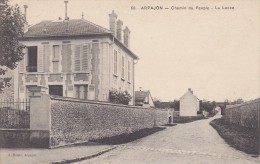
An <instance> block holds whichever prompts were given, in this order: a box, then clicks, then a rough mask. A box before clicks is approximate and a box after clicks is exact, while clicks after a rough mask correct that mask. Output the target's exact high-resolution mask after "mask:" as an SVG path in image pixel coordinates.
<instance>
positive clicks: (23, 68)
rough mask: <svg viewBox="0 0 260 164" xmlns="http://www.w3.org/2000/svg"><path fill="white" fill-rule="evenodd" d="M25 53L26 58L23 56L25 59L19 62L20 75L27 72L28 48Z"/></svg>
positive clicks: (24, 50)
mask: <svg viewBox="0 0 260 164" xmlns="http://www.w3.org/2000/svg"><path fill="white" fill-rule="evenodd" d="M23 53H24V56H23V59H22V60H21V61H20V62H19V72H20V73H24V72H26V63H27V62H26V59H27V55H28V53H27V48H25V49H23Z"/></svg>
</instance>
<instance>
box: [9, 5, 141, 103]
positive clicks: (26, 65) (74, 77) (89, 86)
mask: <svg viewBox="0 0 260 164" xmlns="http://www.w3.org/2000/svg"><path fill="white" fill-rule="evenodd" d="M26 8H27V7H26ZM26 8H25V13H26ZM65 9H67V1H65ZM109 26H110V29H109V30H108V29H106V28H103V27H101V26H99V25H96V24H94V23H92V22H90V21H88V20H86V19H84V16H83V15H82V18H81V19H69V17H68V16H67V11H66V10H65V19H64V20H61V19H58V20H54V21H42V22H40V23H38V24H36V25H33V26H31V27H30V28H28V29H25V30H26V32H25V34H24V36H23V37H21V38H20V42H21V43H22V44H24V45H25V46H26V48H25V56H24V59H23V60H22V61H20V63H19V66H18V68H17V69H16V76H15V77H17V78H16V79H15V84H14V86H15V89H14V90H15V98H16V99H26V98H28V92H29V90H30V87H34V86H41V87H42V88H45V92H46V93H47V94H52V95H59V96H65V97H73V98H79V99H86V100H97V101H109V97H108V96H109V91H110V90H118V91H128V93H129V94H130V95H131V96H132V97H133V98H132V100H131V101H130V102H129V104H130V105H133V104H134V65H135V63H136V60H138V56H137V55H136V54H134V53H133V52H132V51H131V50H130V48H129V43H130V30H129V28H128V27H127V26H126V27H125V28H124V29H123V22H122V21H121V20H117V14H116V13H115V12H114V11H112V13H111V14H109Z"/></svg>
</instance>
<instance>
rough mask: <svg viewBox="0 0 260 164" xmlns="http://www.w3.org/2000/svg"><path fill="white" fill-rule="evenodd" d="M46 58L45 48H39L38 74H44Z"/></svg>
mask: <svg viewBox="0 0 260 164" xmlns="http://www.w3.org/2000/svg"><path fill="white" fill-rule="evenodd" d="M43 59H44V56H43V46H39V47H38V66H37V67H38V68H37V70H38V72H43V62H44V60H43Z"/></svg>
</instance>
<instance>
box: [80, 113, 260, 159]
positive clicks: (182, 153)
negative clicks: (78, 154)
mask: <svg viewBox="0 0 260 164" xmlns="http://www.w3.org/2000/svg"><path fill="white" fill-rule="evenodd" d="M220 117H221V116H220V115H217V116H215V117H214V118H209V119H204V120H198V121H195V122H191V123H186V124H178V125H177V126H172V127H167V129H166V130H163V131H160V132H157V133H154V134H152V135H149V136H147V137H145V138H141V139H139V140H136V141H134V142H130V143H127V144H122V145H119V146H118V147H117V148H115V149H114V150H112V151H109V152H107V153H105V154H102V155H100V156H98V157H95V158H91V159H88V160H83V161H80V162H77V163H80V164H102V163H110V164H121V163H127V164H135V163H138V164H148V163H149V164H156V163H161V164H164V163H166V164H167V163H178V164H179V163H181V164H182V163H184V164H186V163H192V164H201V163H202V164H203V163H205V164H206V163H207V164H208V163H209V164H219V163H228V164H245V163H258V164H259V163H260V158H259V157H252V155H249V154H246V153H244V152H241V151H238V150H236V149H234V148H232V147H230V146H229V145H228V144H227V143H226V142H225V141H224V140H223V139H222V138H221V137H220V136H219V134H218V133H217V131H216V130H215V129H214V128H212V127H211V125H210V124H209V122H210V121H212V120H213V119H215V118H220Z"/></svg>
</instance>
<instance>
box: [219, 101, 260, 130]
mask: <svg viewBox="0 0 260 164" xmlns="http://www.w3.org/2000/svg"><path fill="white" fill-rule="evenodd" d="M223 119H224V120H225V121H228V122H231V123H235V124H237V125H240V126H244V127H249V128H254V129H257V128H259V122H260V98H259V99H256V100H252V101H248V102H245V103H243V104H240V105H233V106H228V107H227V108H226V109H225V113H224V115H223Z"/></svg>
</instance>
